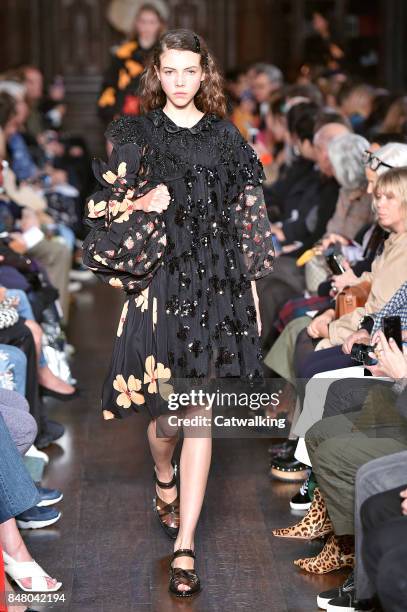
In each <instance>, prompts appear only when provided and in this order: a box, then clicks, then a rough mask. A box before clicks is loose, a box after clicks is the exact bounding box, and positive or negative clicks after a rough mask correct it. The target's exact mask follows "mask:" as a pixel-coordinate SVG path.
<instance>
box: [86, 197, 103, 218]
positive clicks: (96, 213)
mask: <svg viewBox="0 0 407 612" xmlns="http://www.w3.org/2000/svg"><path fill="white" fill-rule="evenodd" d="M88 211H89V212H88V217H89V218H90V219H98V218H99V217H104V215H105V214H106V202H105V201H104V200H101V201H100V202H98V203H97V204H95V202H94V201H93V200H89V202H88Z"/></svg>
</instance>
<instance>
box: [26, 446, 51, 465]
mask: <svg viewBox="0 0 407 612" xmlns="http://www.w3.org/2000/svg"><path fill="white" fill-rule="evenodd" d="M25 456H26V457H35V458H36V459H42V461H44V463H45V464H46V465H48V463H49V457H48V455H47V453H44V452H43V451H40V450H38V448H37V447H36V446H34V444H32V446H30V448H29V449H28V451H27V452H26V453H25Z"/></svg>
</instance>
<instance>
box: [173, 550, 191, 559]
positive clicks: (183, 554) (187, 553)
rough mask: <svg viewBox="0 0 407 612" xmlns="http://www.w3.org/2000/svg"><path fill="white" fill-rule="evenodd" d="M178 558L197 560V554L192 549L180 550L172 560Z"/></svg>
mask: <svg viewBox="0 0 407 612" xmlns="http://www.w3.org/2000/svg"><path fill="white" fill-rule="evenodd" d="M177 557H192V559H195V553H194V551H193V550H191V549H190V548H179V549H178V550H176V551H175V552H174V554H173V555H172V559H173V560H174V559H176V558H177Z"/></svg>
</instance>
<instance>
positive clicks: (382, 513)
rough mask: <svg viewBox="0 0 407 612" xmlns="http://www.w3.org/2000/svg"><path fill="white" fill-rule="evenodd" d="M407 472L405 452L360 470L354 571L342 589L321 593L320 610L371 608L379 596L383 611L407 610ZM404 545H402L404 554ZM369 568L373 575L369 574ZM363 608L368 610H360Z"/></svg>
mask: <svg viewBox="0 0 407 612" xmlns="http://www.w3.org/2000/svg"><path fill="white" fill-rule="evenodd" d="M406 468H407V452H406V451H404V452H401V453H395V454H394V455H388V456H386V457H380V458H379V459H373V460H372V461H369V462H368V463H365V464H364V465H363V466H362V467H361V468H359V469H358V471H357V474H356V487H355V557H356V558H355V570H354V571H353V572H351V574H350V575H349V576H348V577H347V579H346V580H345V582H344V583H343V584H342V585H341V586H340V587H339V588H337V589H330V590H328V591H324V592H322V593H319V595H318V598H317V603H318V605H319V607H321V608H325V609H328V610H330V611H331V612H335V610H345V611H346V612H353V610H357V609H363V608H366V607H368V608H369V607H371V606H369V605H368V603H367V602H368V601H369V602H370V601H371V600H372V598H374V596H375V594H376V595H378V598H379V601H380V603H381V605H382V608H383V610H386V611H389V612H401V611H402V610H404V608H405V601H406V597H407V591H406V581H405V572H404V567H405V564H406V559H405V557H404V555H403V551H404V550H405V546H404V540H405V538H406V535H407V534H405V533H403V530H404V527H403V525H406V524H407V520H406V516H407V504H406V501H405V500H406V497H407V486H406V483H407V477H406ZM401 518H403V519H404V520H403V521H402V522H400V519H401ZM400 542H403V545H402V547H401V548H400ZM366 556H367V559H366V567H365V561H364V559H365V557H366ZM371 564H373V567H374V569H373V571H371V569H370V568H369V566H370V565H371ZM399 568H401V573H400V571H399ZM365 602H366V604H367V605H364V606H363V607H362V604H363V603H365Z"/></svg>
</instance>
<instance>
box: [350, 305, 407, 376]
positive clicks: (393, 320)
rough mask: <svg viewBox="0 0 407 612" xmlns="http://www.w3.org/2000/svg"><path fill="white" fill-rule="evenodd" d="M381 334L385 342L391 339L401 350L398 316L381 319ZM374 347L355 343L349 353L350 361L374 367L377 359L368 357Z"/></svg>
mask: <svg viewBox="0 0 407 612" xmlns="http://www.w3.org/2000/svg"><path fill="white" fill-rule="evenodd" d="M383 333H384V335H385V336H386V338H387V340H389V339H390V338H393V339H394V340H395V342H396V344H397V346H398V347H399V349H400V350H403V339H402V334H401V318H400V317H399V316H388V317H383ZM375 348H376V345H374V346H370V345H369V344H358V343H355V344H354V345H353V346H352V350H351V353H350V356H351V359H353V360H354V361H359V362H360V363H363V365H368V366H372V365H376V364H377V359H374V358H373V357H369V353H374V351H375Z"/></svg>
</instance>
